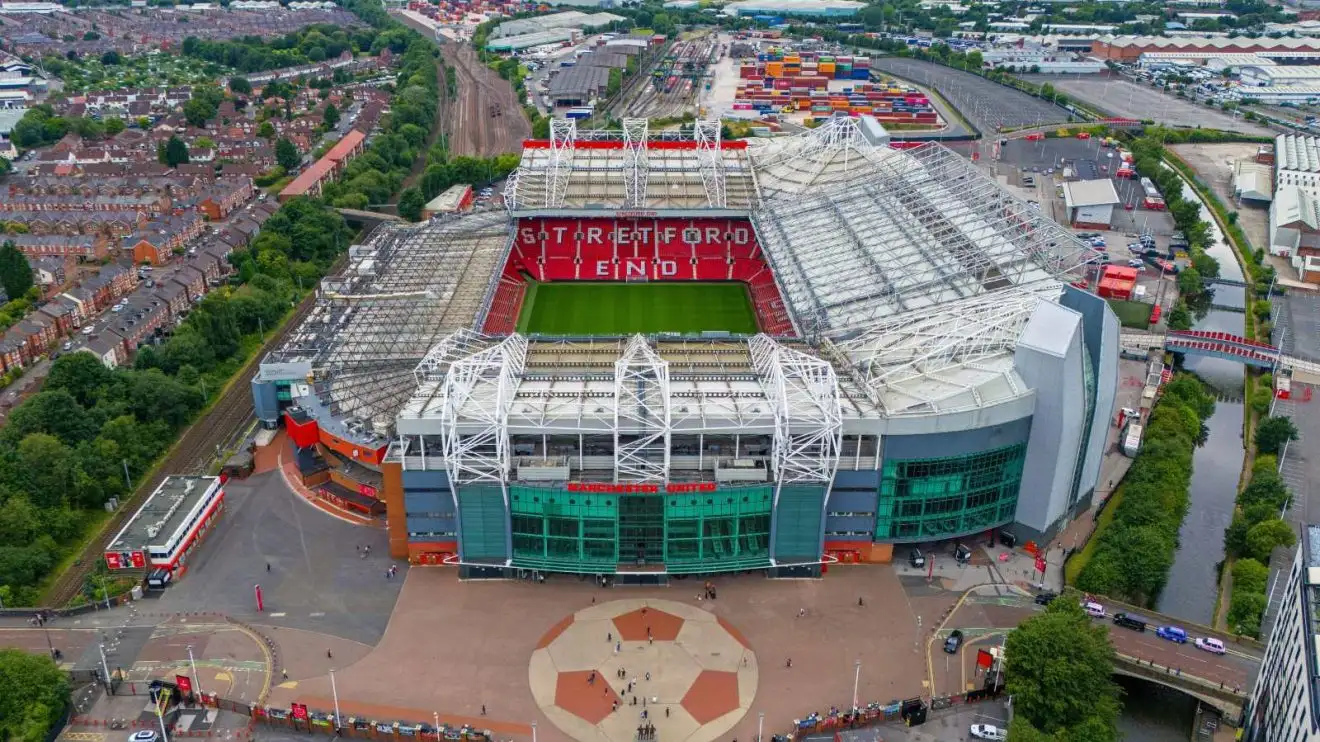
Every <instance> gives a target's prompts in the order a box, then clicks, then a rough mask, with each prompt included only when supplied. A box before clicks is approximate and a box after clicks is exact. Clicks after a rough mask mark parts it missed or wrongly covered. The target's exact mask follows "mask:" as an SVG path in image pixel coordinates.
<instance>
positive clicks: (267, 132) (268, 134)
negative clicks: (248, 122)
mask: <svg viewBox="0 0 1320 742" xmlns="http://www.w3.org/2000/svg"><path fill="white" fill-rule="evenodd" d="M257 136H259V137H261V138H262V139H274V138H275V125H274V124H272V123H271V122H269V121H262V122H261V126H258V127H257Z"/></svg>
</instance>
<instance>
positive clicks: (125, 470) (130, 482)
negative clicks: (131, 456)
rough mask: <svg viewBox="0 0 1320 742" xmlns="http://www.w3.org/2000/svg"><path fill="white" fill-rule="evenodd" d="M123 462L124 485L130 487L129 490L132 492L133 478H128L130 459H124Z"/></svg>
mask: <svg viewBox="0 0 1320 742" xmlns="http://www.w3.org/2000/svg"><path fill="white" fill-rule="evenodd" d="M122 462H123V464H124V485H125V486H127V487H128V491H129V492H132V491H133V480H132V479H129V478H128V459H122Z"/></svg>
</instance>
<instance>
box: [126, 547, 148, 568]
mask: <svg viewBox="0 0 1320 742" xmlns="http://www.w3.org/2000/svg"><path fill="white" fill-rule="evenodd" d="M130 557H131V558H132V560H133V566H134V567H137V568H139V569H141V568H142V567H145V566H147V555H146V554H144V553H142V552H140V551H135V552H133V553H132V554H131V555H130Z"/></svg>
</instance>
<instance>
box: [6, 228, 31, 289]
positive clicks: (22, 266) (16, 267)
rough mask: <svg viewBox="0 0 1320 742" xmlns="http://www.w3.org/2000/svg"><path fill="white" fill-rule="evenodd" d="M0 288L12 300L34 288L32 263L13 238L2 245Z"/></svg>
mask: <svg viewBox="0 0 1320 742" xmlns="http://www.w3.org/2000/svg"><path fill="white" fill-rule="evenodd" d="M0 288H4V290H5V296H8V297H9V298H10V299H11V300H12V299H19V298H22V296H23V295H24V294H26V293H27V292H28V289H30V288H32V265H31V264H29V263H28V260H27V257H26V256H24V255H23V253H22V251H20V250H19V249H18V246H17V245H15V244H14V241H13V240H5V243H4V245H0Z"/></svg>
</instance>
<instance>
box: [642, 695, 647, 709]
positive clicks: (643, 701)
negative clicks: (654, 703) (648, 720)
mask: <svg viewBox="0 0 1320 742" xmlns="http://www.w3.org/2000/svg"><path fill="white" fill-rule="evenodd" d="M642 708H646V696H642Z"/></svg>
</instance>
